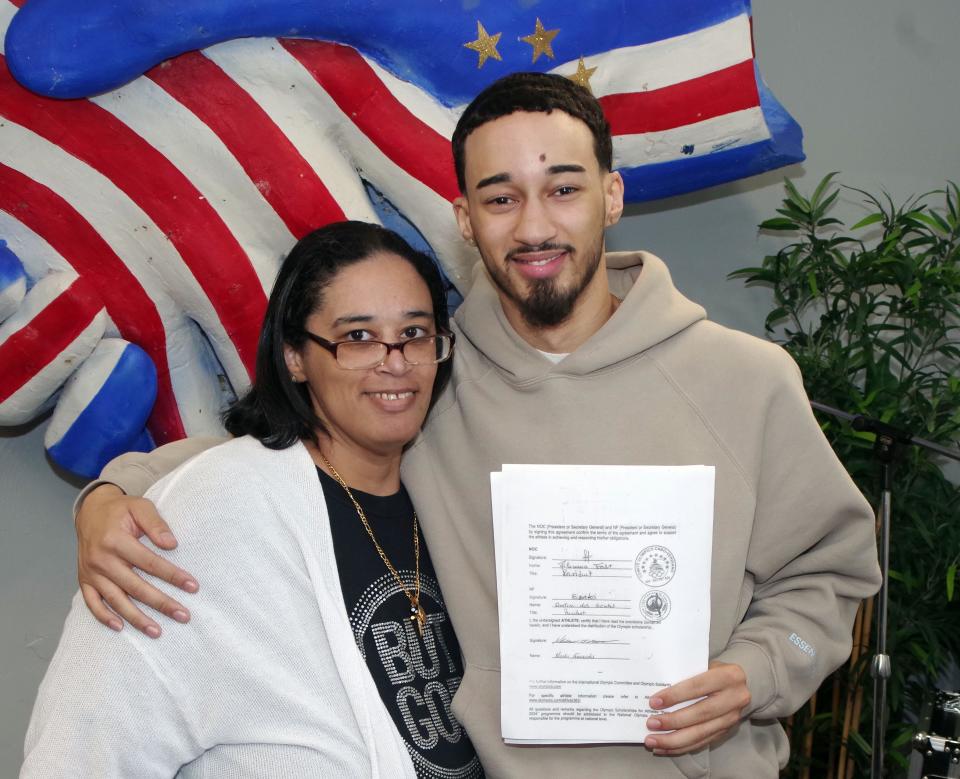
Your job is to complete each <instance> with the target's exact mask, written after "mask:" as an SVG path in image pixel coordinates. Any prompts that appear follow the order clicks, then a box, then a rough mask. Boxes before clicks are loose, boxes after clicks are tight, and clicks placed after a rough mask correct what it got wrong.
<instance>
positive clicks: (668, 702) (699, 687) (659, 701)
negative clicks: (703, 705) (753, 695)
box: [650, 663, 749, 709]
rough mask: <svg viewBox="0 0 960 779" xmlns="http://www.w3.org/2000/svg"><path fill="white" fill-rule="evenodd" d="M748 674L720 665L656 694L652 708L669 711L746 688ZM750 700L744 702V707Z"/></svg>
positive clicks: (651, 697) (652, 698)
mask: <svg viewBox="0 0 960 779" xmlns="http://www.w3.org/2000/svg"><path fill="white" fill-rule="evenodd" d="M746 679H747V677H746V674H745V673H744V672H743V669H742V668H741V667H740V666H739V665H735V664H733V663H718V664H716V665H714V666H713V667H711V668H710V670H708V671H704V672H703V673H702V674H697V675H696V676H691V677H690V678H689V679H684V680H683V681H682V682H678V683H677V684H675V685H673V686H672V687H667V688H666V689H664V690H660V691H659V692H655V693H654V694H653V695H651V696H650V706H651V707H652V708H654V709H669V708H670V707H671V706H676V705H677V704H679V703H683V702H684V701H692V700H696V699H697V698H702V697H704V696H706V695H712V694H713V693H715V692H718V691H720V690H723V689H726V688H729V687H734V686H743V687H744V688H745V687H746ZM747 703H749V700H748V701H746V702H744V704H743V705H744V706H746V705H747Z"/></svg>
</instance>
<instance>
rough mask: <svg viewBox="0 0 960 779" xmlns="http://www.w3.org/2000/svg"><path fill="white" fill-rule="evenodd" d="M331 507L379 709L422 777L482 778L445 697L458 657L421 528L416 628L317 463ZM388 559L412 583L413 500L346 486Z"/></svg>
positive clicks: (353, 620)
mask: <svg viewBox="0 0 960 779" xmlns="http://www.w3.org/2000/svg"><path fill="white" fill-rule="evenodd" d="M317 473H319V475H320V483H321V485H322V486H323V494H324V497H325V498H326V502H327V510H328V512H329V514H330V530H331V533H332V535H333V550H334V554H335V556H336V560H337V570H338V571H339V574H340V587H341V589H342V590H343V600H344V604H345V606H346V608H347V615H348V616H349V617H350V627H351V628H352V630H353V637H354V640H355V641H356V642H357V647H358V649H359V650H360V653H361V654H362V655H363V658H364V660H366V663H367V668H369V669H370V675H371V676H372V677H373V680H374V682H375V683H376V685H377V690H378V691H379V692H380V697H381V698H382V699H383V703H384V705H385V706H386V707H387V711H389V712H390V716H391V717H392V718H393V722H394V724H395V725H396V727H397V730H398V731H400V735H401V737H402V738H403V740H404V742H405V743H406V745H407V750H408V751H409V752H410V756H411V758H412V759H413V764H414V767H415V768H416V771H417V776H418V777H420V779H480V777H483V768H482V767H481V766H480V760H479V759H478V758H477V753H476V751H474V748H473V744H471V743H470V739H469V738H468V737H467V734H466V731H465V730H464V729H463V728H462V727H461V726H460V723H459V722H457V720H456V719H455V718H454V716H453V712H452V711H451V708H450V702H451V700H452V699H453V695H454V693H455V692H456V691H457V687H459V686H460V679H461V678H462V677H463V662H462V660H461V658H460V645H459V644H458V643H457V637H456V635H455V634H454V632H453V626H452V625H451V624H450V618H449V616H448V615H447V608H446V606H445V605H444V603H443V596H442V595H441V593H440V587H439V586H438V584H437V580H436V574H435V572H434V570H433V563H432V562H431V561H430V555H429V553H428V551H427V546H426V543H425V542H424V540H423V536H422V534H421V536H420V604H421V605H422V606H423V609H424V611H425V612H426V613H427V624H426V626H425V627H424V631H423V636H422V637H421V636H420V634H419V632H418V630H417V628H416V624H415V623H414V622H412V621H411V620H410V601H409V599H408V598H407V596H406V595H405V594H404V593H403V590H401V589H400V587H399V586H398V584H397V581H396V579H394V577H393V574H391V573H390V571H389V570H388V569H387V567H386V565H384V563H383V560H381V559H380V555H379V554H377V550H376V547H374V545H373V542H372V541H371V540H370V536H369V535H367V531H366V529H365V528H364V527H363V523H362V522H361V521H360V517H359V516H358V515H357V510H356V508H355V507H354V505H353V503H351V501H350V498H349V497H347V494H346V492H345V491H344V489H343V487H341V486H340V484H338V483H337V482H336V481H335V480H334V479H332V478H331V477H330V476H328V475H327V474H326V473H324V472H323V471H321V470H320V469H319V468H318V469H317ZM351 491H352V492H353V495H354V497H355V498H356V499H357V501H358V502H359V503H360V505H361V506H362V507H363V511H364V513H365V514H366V516H367V520H368V521H369V522H370V527H371V528H372V529H373V532H374V534H375V535H376V537H377V541H378V542H379V543H380V546H381V548H382V549H383V551H384V552H385V553H386V555H387V558H388V559H389V560H390V562H391V563H393V566H394V567H395V568H396V569H397V573H399V574H400V578H401V580H402V581H403V584H404V586H405V587H406V588H407V590H408V591H409V592H411V593H413V592H414V591H415V588H416V576H415V570H416V568H415V566H414V550H413V504H412V503H411V502H410V497H409V496H408V495H407V491H406V490H405V489H404V488H403V487H401V488H400V492H398V493H396V494H395V495H389V496H383V497H381V496H378V495H370V494H368V493H365V492H358V491H357V490H351Z"/></svg>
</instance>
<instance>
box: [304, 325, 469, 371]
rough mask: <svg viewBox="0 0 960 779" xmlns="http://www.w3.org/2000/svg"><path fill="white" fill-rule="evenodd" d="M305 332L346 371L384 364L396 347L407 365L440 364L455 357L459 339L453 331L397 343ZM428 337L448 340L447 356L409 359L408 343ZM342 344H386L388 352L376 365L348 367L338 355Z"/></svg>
mask: <svg viewBox="0 0 960 779" xmlns="http://www.w3.org/2000/svg"><path fill="white" fill-rule="evenodd" d="M303 334H304V335H305V336H306V337H307V338H309V339H310V340H311V341H313V342H314V343H315V344H316V345H317V346H322V347H323V348H324V349H326V350H327V351H328V352H330V354H332V355H333V359H335V360H336V361H337V365H339V366H340V367H341V368H343V369H344V370H346V371H368V370H371V369H372V368H379V367H380V366H381V365H383V364H384V363H385V362H386V361H387V358H388V357H390V352H392V351H393V350H394V349H398V350H399V351H400V356H401V357H403V360H404V362H406V363H407V365H439V364H440V363H442V362H446V361H447V360H449V359H450V358H451V357H453V345H454V343H455V342H456V340H457V339H456V336H454V334H453V333H433V334H432V335H419V336H417V337H416V338H410V339H408V340H406V341H397V342H396V343H387V342H386V341H373V340H371V341H328V340H327V339H326V338H323V337H322V336H319V335H316V334H315V333H311V332H310V331H309V330H304V331H303ZM427 338H441V339H444V340H446V342H447V344H448V349H447V354H446V356H445V357H443V358H442V359H439V360H435V361H434V362H410V360H408V359H407V354H406V352H405V351H404V349H405V348H406V347H407V344H412V343H415V342H417V341H423V340H424V339H427ZM342 344H364V345H369V344H378V345H380V346H386V347H387V353H386V354H385V355H383V359H382V360H380V362H378V363H377V364H376V365H365V366H364V367H362V368H348V367H347V366H346V365H344V364H343V363H341V362H340V360H339V358H338V357H337V349H338V348H339V347H340V346H341V345H342Z"/></svg>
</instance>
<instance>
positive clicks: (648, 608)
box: [640, 590, 670, 622]
mask: <svg viewBox="0 0 960 779" xmlns="http://www.w3.org/2000/svg"><path fill="white" fill-rule="evenodd" d="M640 613H641V614H643V616H644V617H646V618H647V619H648V620H649V621H650V622H663V620H665V619H666V618H667V615H668V614H669V613H670V598H669V597H668V596H667V593H665V592H661V591H660V590H651V591H650V592H648V593H647V594H646V595H644V596H643V597H642V598H641V599H640Z"/></svg>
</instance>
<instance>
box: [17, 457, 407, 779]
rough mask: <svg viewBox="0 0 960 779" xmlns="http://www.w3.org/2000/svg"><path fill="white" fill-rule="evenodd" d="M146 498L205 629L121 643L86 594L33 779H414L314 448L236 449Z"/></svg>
mask: <svg viewBox="0 0 960 779" xmlns="http://www.w3.org/2000/svg"><path fill="white" fill-rule="evenodd" d="M148 497H151V498H152V499H153V500H154V501H155V502H156V503H157V507H158V508H159V510H160V513H161V515H163V516H164V517H165V518H166V519H167V520H168V521H169V522H170V524H171V525H172V526H173V529H174V531H175V532H176V535H177V538H178V540H179V541H180V546H179V548H178V549H177V550H176V552H175V553H174V554H173V555H171V556H170V557H171V559H173V561H174V562H175V563H176V564H177V565H180V566H182V567H184V568H186V569H187V570H189V571H191V572H193V573H195V574H196V576H197V577H198V579H199V582H200V591H199V592H198V593H197V594H196V595H194V596H186V597H187V603H188V604H189V606H190V608H191V611H192V620H191V622H190V623H189V624H186V625H180V624H177V623H174V622H170V621H164V623H163V625H164V634H163V636H162V637H161V638H160V639H159V640H156V641H153V640H151V639H149V638H147V637H146V636H144V635H142V634H141V633H139V632H138V631H136V630H133V629H131V628H130V627H129V626H128V627H126V628H125V629H124V630H123V631H122V632H121V633H120V634H119V635H117V634H116V633H114V632H112V631H111V630H109V629H108V628H106V627H104V626H102V625H100V624H99V623H98V622H96V621H95V620H94V619H93V617H92V616H91V615H90V613H89V612H88V611H87V609H86V607H85V606H84V604H83V600H82V599H81V597H80V595H79V594H77V595H76V596H75V597H74V599H73V605H72V608H71V611H70V614H69V616H68V617H67V621H66V625H65V627H64V632H63V636H62V638H61V640H60V645H59V647H58V649H57V652H56V654H55V656H54V658H53V660H52V661H51V663H50V666H49V668H48V670H47V674H46V677H45V678H44V680H43V683H42V685H41V687H40V693H39V696H38V698H37V702H36V705H35V707H34V711H33V717H32V719H31V722H30V726H29V730H28V732H27V738H26V749H25V751H26V760H25V763H24V765H23V770H22V773H21V777H62V776H70V777H77V778H80V777H91V778H92V777H96V778H97V779H105V778H106V777H137V779H147V777H171V776H174V775H178V776H184V777H188V776H189V777H244V779H250V778H251V777H278V776H282V777H325V778H328V779H337V778H339V777H384V779H397V778H398V777H408V778H409V779H415V773H414V770H413V764H412V762H411V760H410V756H409V754H408V753H407V751H406V747H405V745H404V743H403V741H402V740H401V738H400V735H399V733H398V732H397V729H396V727H395V726H394V723H393V721H392V720H391V718H390V715H389V713H388V712H387V710H386V708H385V707H384V706H383V703H382V701H381V699H380V696H379V694H378V692H377V689H376V687H375V685H374V683H373V680H372V679H371V677H370V674H369V672H368V670H367V667H366V664H365V663H364V661H363V658H362V657H361V656H360V653H359V652H358V650H357V647H356V644H355V643H354V640H353V636H352V634H351V631H350V626H349V622H348V620H347V615H346V612H345V610H344V605H343V597H342V594H341V591H340V580H339V576H338V574H337V567H336V561H335V558H334V552H333V544H332V539H331V535H330V526H329V520H328V516H327V510H326V504H325V502H324V498H323V493H322V490H321V487H320V483H319V480H318V479H317V474H316V471H315V469H314V465H313V462H312V460H311V459H310V456H309V455H308V454H307V451H306V450H305V449H304V447H303V446H302V445H299V444H298V445H296V446H293V447H290V448H289V449H284V450H281V451H272V450H269V449H266V448H264V447H263V446H261V445H260V443H259V442H257V441H256V440H254V439H251V438H240V439H237V440H234V441H230V442H228V443H225V444H223V445H222V446H219V447H216V448H214V449H211V450H208V451H207V452H204V453H202V454H201V455H199V456H197V457H195V458H194V459H192V460H190V461H189V462H187V463H186V464H185V465H183V466H181V467H180V468H178V469H177V470H176V471H174V472H173V473H171V474H170V475H169V476H167V477H165V478H164V479H163V480H161V481H160V482H158V483H157V484H156V485H155V486H154V487H153V488H152V489H151V491H150V492H149V493H148ZM152 582H153V583H154V584H156V585H157V586H159V587H161V588H162V589H165V590H167V591H170V590H171V588H170V587H169V586H168V585H164V584H162V583H159V582H158V581H157V580H152ZM179 597H181V598H182V597H184V596H183V595H182V593H181V594H179Z"/></svg>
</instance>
